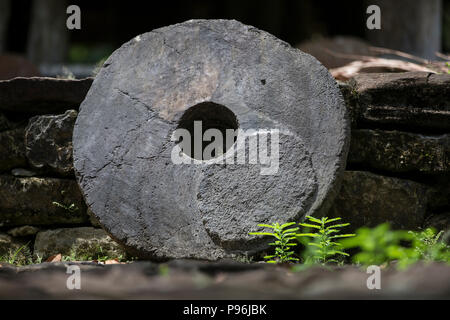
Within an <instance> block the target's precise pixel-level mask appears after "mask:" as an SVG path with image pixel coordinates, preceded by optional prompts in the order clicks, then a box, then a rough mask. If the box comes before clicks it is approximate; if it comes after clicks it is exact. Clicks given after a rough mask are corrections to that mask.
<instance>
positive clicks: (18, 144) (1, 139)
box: [0, 127, 27, 172]
mask: <svg viewBox="0 0 450 320" xmlns="http://www.w3.org/2000/svg"><path fill="white" fill-rule="evenodd" d="M24 134H25V129H24V128H23V127H20V128H16V129H13V130H8V131H4V132H0V172H3V171H9V170H11V169H13V168H17V167H23V166H26V165H27V158H26V156H25V143H24Z"/></svg>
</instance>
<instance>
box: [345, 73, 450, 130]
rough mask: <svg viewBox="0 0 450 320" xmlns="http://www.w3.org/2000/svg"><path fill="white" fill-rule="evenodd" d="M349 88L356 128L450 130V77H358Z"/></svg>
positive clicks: (441, 75) (407, 75)
mask: <svg viewBox="0 0 450 320" xmlns="http://www.w3.org/2000/svg"><path fill="white" fill-rule="evenodd" d="M349 85H350V88H349V90H346V91H347V94H346V96H347V98H348V99H347V100H348V101H349V103H350V109H351V110H350V111H351V113H352V119H354V122H356V123H357V124H358V127H362V126H371V127H374V126H376V127H380V128H390V129H395V130H404V131H415V132H422V133H423V132H430V133H448V132H449V131H450V100H449V97H450V75H449V74H430V73H426V72H405V73H380V74H373V73H371V74H360V75H357V76H356V77H355V78H353V79H352V80H350V82H349Z"/></svg>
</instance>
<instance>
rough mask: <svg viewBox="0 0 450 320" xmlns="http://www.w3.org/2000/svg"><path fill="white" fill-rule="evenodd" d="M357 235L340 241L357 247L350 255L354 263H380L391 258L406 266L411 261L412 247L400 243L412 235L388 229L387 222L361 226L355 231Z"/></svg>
mask: <svg viewBox="0 0 450 320" xmlns="http://www.w3.org/2000/svg"><path fill="white" fill-rule="evenodd" d="M356 234H357V236H356V237H354V238H351V239H345V240H342V241H341V244H342V245H343V247H344V248H346V249H349V248H359V249H360V252H359V253H357V254H355V255H353V256H352V260H353V262H354V263H357V264H361V265H365V266H368V265H381V264H385V263H389V262H390V261H393V260H398V261H399V262H400V264H399V266H401V267H406V266H407V265H409V264H410V263H412V262H413V260H415V259H413V257H414V249H413V248H408V247H405V246H402V245H401V242H402V241H412V239H413V235H412V234H411V233H408V232H407V231H403V230H397V231H394V230H390V226H389V224H388V223H383V224H380V225H379V226H377V227H375V228H372V229H371V228H367V227H363V228H360V229H358V230H357V231H356Z"/></svg>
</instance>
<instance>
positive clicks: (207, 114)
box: [177, 102, 238, 160]
mask: <svg viewBox="0 0 450 320" xmlns="http://www.w3.org/2000/svg"><path fill="white" fill-rule="evenodd" d="M198 121H200V124H201V136H200V137H199V136H198V135H199V134H198V133H199V132H200V130H199V122H198ZM196 122H197V124H196V126H197V127H196V128H197V131H196V130H194V128H195V123H196ZM237 128H238V121H237V118H236V115H235V114H234V113H233V112H232V111H231V110H230V109H228V108H227V107H225V106H223V105H221V104H217V103H214V102H202V103H199V104H196V105H194V106H193V107H190V108H189V109H187V110H186V111H185V113H184V114H183V116H182V117H181V119H180V122H179V124H178V128H177V129H186V130H188V131H189V133H190V136H191V142H190V143H191V144H190V146H191V147H190V152H187V151H189V150H187V151H186V150H184V149H183V153H185V154H186V155H187V156H189V157H191V158H193V159H196V160H209V159H213V158H217V157H219V156H220V155H221V154H216V152H215V148H214V150H213V151H212V152H211V153H210V155H205V157H203V154H204V153H203V152H204V151H205V148H206V147H207V146H208V145H210V144H211V143H213V142H214V140H215V139H214V137H213V138H212V139H211V141H203V140H204V139H203V137H204V134H205V132H206V131H207V130H208V129H217V130H219V131H220V132H221V135H222V141H223V143H222V151H223V153H226V152H227V151H228V149H230V148H231V147H232V146H233V145H234V142H235V141H236V135H233V136H231V137H230V134H229V135H228V139H227V134H226V130H227V129H232V130H237ZM235 133H237V132H236V131H235ZM227 140H228V141H227ZM230 140H231V141H230ZM180 142H182V138H180V140H179V141H178V142H177V143H180ZM197 144H200V145H201V155H199V154H198V152H197V153H195V151H194V150H195V148H196V146H197ZM197 148H198V147H197Z"/></svg>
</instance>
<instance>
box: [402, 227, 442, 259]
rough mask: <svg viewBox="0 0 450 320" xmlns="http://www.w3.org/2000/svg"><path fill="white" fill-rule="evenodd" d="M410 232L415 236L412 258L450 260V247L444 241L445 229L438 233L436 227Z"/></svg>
mask: <svg viewBox="0 0 450 320" xmlns="http://www.w3.org/2000/svg"><path fill="white" fill-rule="evenodd" d="M409 233H410V234H412V236H413V240H412V247H413V248H414V254H412V259H414V260H416V261H417V260H424V261H442V262H447V263H448V262H450V247H449V246H448V245H447V244H446V243H445V242H444V241H442V234H443V233H444V231H441V232H439V233H438V232H437V231H436V229H434V228H427V229H425V230H423V231H420V232H414V231H409Z"/></svg>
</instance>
